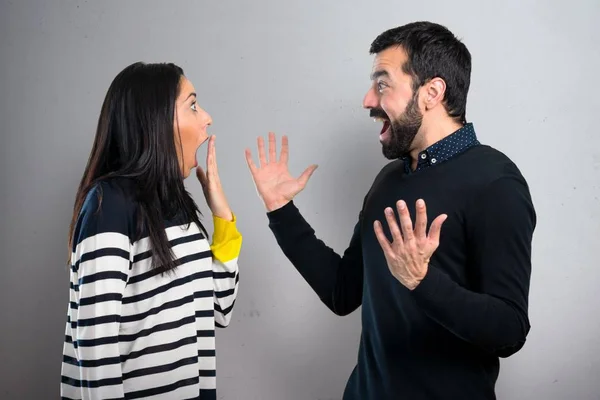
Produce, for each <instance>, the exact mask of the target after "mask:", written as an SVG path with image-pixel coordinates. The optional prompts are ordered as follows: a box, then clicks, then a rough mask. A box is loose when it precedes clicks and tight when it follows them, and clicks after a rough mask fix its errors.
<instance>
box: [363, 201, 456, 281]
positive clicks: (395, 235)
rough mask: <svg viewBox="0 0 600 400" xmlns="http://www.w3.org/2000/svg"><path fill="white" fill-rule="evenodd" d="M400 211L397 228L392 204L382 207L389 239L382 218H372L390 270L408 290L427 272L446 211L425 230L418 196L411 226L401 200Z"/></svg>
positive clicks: (423, 210)
mask: <svg viewBox="0 0 600 400" xmlns="http://www.w3.org/2000/svg"><path fill="white" fill-rule="evenodd" d="M396 207H397V208H398V214H399V215H400V225H401V227H402V231H401V230H400V228H398V224H397V223H396V217H395V215H394V210H393V209H392V208H391V207H388V208H386V209H385V217H386V220H387V223H388V226H389V228H390V233H391V234H392V240H393V241H392V242H391V243H390V242H389V241H388V240H387V238H386V237H385V234H384V233H383V228H382V226H381V222H379V221H375V223H374V229H375V236H376V237H377V240H378V241H379V245H380V246H381V248H382V250H383V254H384V255H385V259H386V261H387V264H388V267H389V269H390V272H391V273H392V275H394V277H395V278H396V279H398V280H399V281H400V283H402V284H403V285H404V286H405V287H407V288H408V289H409V290H413V289H414V288H416V287H417V286H418V285H419V283H420V282H421V280H422V279H423V278H424V277H425V275H426V274H427V269H428V267H429V259H430V258H431V255H432V254H433V252H434V251H435V250H436V249H437V248H438V246H439V241H440V231H441V229H442V224H443V223H444V221H445V220H446V218H447V215H445V214H442V215H439V216H438V217H437V218H436V219H435V220H434V221H433V222H432V223H431V227H430V229H429V234H427V232H426V230H427V209H426V207H425V202H424V201H423V200H417V218H416V222H415V229H414V230H413V225H412V220H411V218H410V214H409V212H408V208H407V207H406V203H405V202H404V201H403V200H400V201H398V203H396Z"/></svg>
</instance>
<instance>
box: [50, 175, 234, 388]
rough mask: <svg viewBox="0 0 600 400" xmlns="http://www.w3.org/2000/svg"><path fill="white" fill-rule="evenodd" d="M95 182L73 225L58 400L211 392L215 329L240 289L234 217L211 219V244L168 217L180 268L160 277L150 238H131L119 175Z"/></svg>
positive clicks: (130, 205) (130, 211) (129, 209)
mask: <svg viewBox="0 0 600 400" xmlns="http://www.w3.org/2000/svg"><path fill="white" fill-rule="evenodd" d="M100 187H101V191H99V190H98V187H96V188H95V189H94V190H92V191H90V194H89V195H88V196H87V199H86V201H85V203H84V205H83V207H82V211H81V213H80V215H79V218H78V221H77V225H76V227H75V232H74V240H73V249H72V250H73V257H72V264H71V271H70V283H71V285H70V291H69V292H70V302H69V306H68V312H67V323H66V331H65V341H64V349H63V362H62V379H61V396H62V398H63V399H140V398H144V399H202V400H204V399H216V397H217V396H216V360H215V327H226V326H227V325H228V324H229V322H230V320H231V310H232V308H233V306H234V303H235V299H236V296H237V290H238V265H237V260H238V255H239V252H240V249H241V243H242V237H241V235H240V233H239V232H238V231H237V229H236V224H235V216H234V219H233V221H225V220H222V219H220V218H218V217H213V219H214V228H215V230H214V235H213V242H212V244H209V242H208V240H207V239H206V238H205V237H204V235H203V234H202V232H201V231H200V229H199V227H198V226H197V225H196V224H194V223H193V222H192V223H182V221H170V222H166V223H165V229H166V234H167V238H168V240H169V242H170V245H171V249H172V252H173V255H174V258H175V259H176V260H177V261H178V263H179V265H178V267H177V268H175V269H174V270H172V271H170V272H167V273H164V274H161V273H160V272H158V271H157V270H156V269H153V268H150V260H151V252H150V251H149V249H150V242H149V239H148V237H142V238H141V239H139V240H136V235H135V233H136V220H135V219H136V213H135V206H134V202H133V201H132V200H131V199H130V197H129V196H127V194H126V192H125V191H124V190H121V187H122V186H120V185H119V184H117V183H115V182H111V183H106V182H105V183H102V184H100ZM99 195H100V196H99ZM99 197H101V201H100V199H99Z"/></svg>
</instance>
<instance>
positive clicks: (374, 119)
mask: <svg viewBox="0 0 600 400" xmlns="http://www.w3.org/2000/svg"><path fill="white" fill-rule="evenodd" d="M373 121H375V122H385V121H386V120H385V119H383V118H373Z"/></svg>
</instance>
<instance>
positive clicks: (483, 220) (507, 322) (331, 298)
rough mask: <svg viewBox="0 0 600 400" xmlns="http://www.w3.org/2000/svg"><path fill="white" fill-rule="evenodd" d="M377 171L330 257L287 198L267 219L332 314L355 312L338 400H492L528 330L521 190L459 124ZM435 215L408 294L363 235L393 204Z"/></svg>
mask: <svg viewBox="0 0 600 400" xmlns="http://www.w3.org/2000/svg"><path fill="white" fill-rule="evenodd" d="M419 158H420V163H419V166H418V168H417V169H416V170H415V171H413V170H412V169H410V168H407V167H406V166H407V163H408V160H403V159H399V160H396V161H393V162H391V163H389V164H388V165H387V166H386V167H384V168H383V169H382V171H381V172H380V173H379V175H378V176H377V178H376V179H375V181H374V183H373V185H372V187H371V189H370V191H369V192H368V194H367V195H366V197H365V199H364V203H363V207H362V209H361V210H360V212H359V215H358V222H357V224H356V226H355V229H354V233H353V235H352V238H351V240H350V244H349V246H348V248H347V249H346V250H345V252H344V253H343V254H342V255H338V254H336V253H335V252H334V251H333V250H332V249H331V248H329V247H328V246H327V245H326V244H325V243H324V242H323V241H322V240H320V239H319V238H317V237H316V235H315V232H314V230H313V229H312V228H311V226H310V225H309V224H308V223H307V221H306V220H305V219H304V218H303V217H302V215H301V214H300V212H299V210H298V208H297V207H296V205H295V204H294V203H293V202H290V203H288V204H287V205H285V206H284V207H282V208H280V209H278V210H275V211H273V212H270V213H268V214H267V215H268V218H269V226H270V228H271V230H272V231H273V233H274V235H275V237H276V239H277V242H278V243H279V245H280V247H281V248H282V250H283V252H284V253H285V255H286V256H287V257H288V259H289V260H290V261H291V263H292V264H293V265H294V266H295V267H296V268H297V270H298V271H299V272H300V274H301V275H302V276H303V277H304V279H305V280H306V281H307V282H308V284H309V285H310V286H311V287H312V288H313V290H314V291H315V292H316V293H317V295H318V296H319V297H320V299H321V300H322V301H323V303H324V304H325V305H326V306H327V307H329V308H330V309H331V310H332V311H333V312H334V313H336V314H338V315H347V314H350V313H351V312H353V311H355V310H356V309H357V308H358V307H360V306H361V305H362V335H361V341H360V348H359V351H358V363H357V365H356V367H355V369H354V371H353V372H352V375H351V377H350V379H349V381H348V384H347V386H346V390H345V393H344V400H366V399H377V400H384V399H410V400H419V399H427V400H434V399H469V400H476V399H495V392H494V390H495V389H494V388H495V383H496V380H497V377H498V373H499V357H508V356H510V355H512V354H514V353H515V352H517V351H518V350H520V349H521V348H522V346H523V345H524V343H525V339H526V336H527V334H528V332H529V328H530V324H529V319H528V293H529V282H530V275H531V242H532V235H533V231H534V228H535V224H536V214H535V210H534V207H533V204H532V200H531V197H530V193H529V189H528V186H527V183H526V181H525V179H524V178H523V176H522V175H521V173H520V172H519V170H518V168H517V167H516V166H515V164H514V163H513V162H511V160H510V159H508V158H507V157H506V156H505V155H504V154H502V153H501V152H499V151H497V150H495V149H493V148H491V147H489V146H485V145H481V144H479V142H478V141H477V139H476V138H475V136H474V132H473V130H472V126H471V125H470V124H469V125H467V126H465V127H464V128H462V129H461V130H459V131H457V132H455V133H454V134H453V135H451V136H449V137H447V138H446V139H444V141H443V142H438V143H437V144H435V145H434V146H432V147H431V148H429V149H427V150H426V151H424V152H422V153H421V154H420V156H419ZM419 198H422V199H424V200H425V202H426V205H427V214H428V224H430V223H431V221H433V219H435V217H437V216H438V215H440V214H442V213H445V214H447V215H448V219H447V220H446V221H445V223H444V225H443V226H442V233H441V239H440V246H439V247H438V249H437V250H436V252H435V253H434V255H433V257H432V258H431V262H430V266H429V269H428V272H427V275H426V276H425V278H424V280H423V281H422V282H421V283H420V284H419V286H417V288H416V289H415V290H413V291H410V290H408V289H406V288H405V287H404V286H403V285H402V284H401V283H400V282H399V281H398V280H396V279H395V278H394V277H393V276H392V275H391V273H390V271H389V269H388V266H387V263H386V261H385V258H384V255H383V252H382V250H381V247H380V246H379V243H378V242H377V239H376V237H375V234H374V230H373V222H374V221H375V220H376V219H378V220H380V221H382V222H383V226H384V232H385V233H386V235H387V236H388V239H389V240H391V235H390V233H389V229H387V223H386V222H385V217H384V213H383V212H384V209H385V208H386V207H387V206H391V207H393V208H394V209H395V203H396V202H397V201H398V200H400V199H403V200H405V201H406V202H407V204H408V207H409V210H410V213H411V216H412V217H413V221H414V216H415V202H416V200H417V199H419Z"/></svg>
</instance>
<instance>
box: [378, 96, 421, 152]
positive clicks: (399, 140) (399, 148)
mask: <svg viewBox="0 0 600 400" xmlns="http://www.w3.org/2000/svg"><path fill="white" fill-rule="evenodd" d="M417 100H418V93H416V92H415V94H414V96H413V97H412V99H410V101H409V102H408V104H407V105H406V110H404V113H402V115H401V116H400V117H399V118H398V119H396V120H394V121H390V137H389V140H388V141H387V142H385V141H384V142H382V143H381V146H382V152H383V156H384V157H385V158H387V159H389V160H395V159H397V158H400V157H404V156H408V155H409V153H410V149H411V147H412V143H413V141H414V140H415V137H416V136H417V133H418V132H419V129H420V128H421V124H422V122H423V114H421V111H420V110H419V107H418V106H417ZM370 115H371V117H376V118H377V117H378V118H384V119H388V118H389V117H388V116H387V114H386V113H385V111H383V110H382V109H380V108H378V109H371V114H370Z"/></svg>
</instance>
